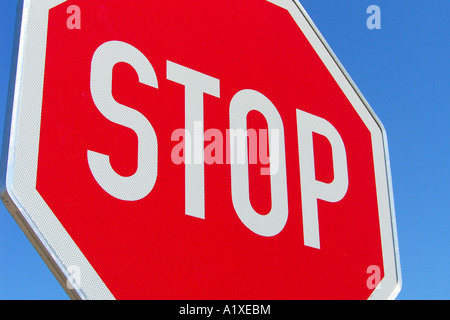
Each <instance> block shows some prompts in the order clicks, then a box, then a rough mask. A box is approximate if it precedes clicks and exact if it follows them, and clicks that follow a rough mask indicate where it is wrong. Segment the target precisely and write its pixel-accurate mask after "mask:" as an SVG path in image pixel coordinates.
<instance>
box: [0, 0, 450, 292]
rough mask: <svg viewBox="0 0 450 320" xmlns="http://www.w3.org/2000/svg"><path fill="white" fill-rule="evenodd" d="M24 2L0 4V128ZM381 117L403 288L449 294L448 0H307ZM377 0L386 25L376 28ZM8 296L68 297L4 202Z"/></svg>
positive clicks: (2, 287) (1, 223)
mask: <svg viewBox="0 0 450 320" xmlns="http://www.w3.org/2000/svg"><path fill="white" fill-rule="evenodd" d="M16 3H17V1H16V0H1V1H0V132H3V119H4V110H5V104H6V94H7V87H8V81H9V68H10V59H11V50H12V42H13V30H14V24H15V10H16ZM301 3H302V4H303V6H304V8H305V9H306V11H307V12H308V13H309V15H310V16H311V18H312V20H313V21H314V23H315V24H316V26H317V27H318V29H319V30H320V32H321V33H322V35H323V36H324V38H325V39H326V41H327V42H328V44H329V45H330V47H331V48H332V50H333V51H334V53H335V54H336V56H337V57H338V59H339V60H340V61H341V63H342V64H343V66H344V68H345V69H346V70H347V72H348V73H349V74H350V76H351V77H352V79H353V81H354V82H355V83H356V85H357V86H358V88H359V89H360V91H361V92H362V93H363V95H364V96H365V98H366V99H367V100H368V102H369V103H370V105H371V107H372V109H373V110H374V111H375V113H376V114H377V116H378V117H379V119H380V120H381V122H382V123H383V125H384V127H385V129H386V131H387V137H388V142H389V151H390V162H391V171H392V180H393V187H394V201H395V211H396V219H397V229H398V230H397V231H398V240H399V249H400V260H401V270H402V278H403V286H402V290H401V292H400V294H399V296H398V297H397V298H398V299H449V298H450V276H449V273H448V270H449V268H448V265H449V263H450V249H449V244H450V237H449V227H450V215H449V213H450V210H449V198H450V182H449V181H450V174H449V173H450V170H449V168H450V166H449V163H450V143H449V140H450V111H449V110H450V59H449V58H450V41H449V39H450V24H449V23H448V14H449V13H450V1H448V0H430V1H423V0H407V1H406V0H397V1H392V0H372V1H366V0H301ZM369 5H377V6H379V8H380V9H381V29H374V30H369V29H368V28H367V26H366V21H367V19H368V18H369V14H367V13H366V9H367V8H368V6H369ZM0 299H68V296H67V295H66V293H65V292H64V290H63V289H62V287H61V286H60V285H59V284H58V282H57V281H56V279H55V278H54V277H53V275H52V274H51V272H50V271H49V270H48V268H47V267H46V265H45V264H44V262H43V261H42V259H41V258H40V257H39V255H38V254H37V252H36V251H35V250H34V248H33V247H32V245H31V244H30V242H29V241H28V240H27V238H26V237H25V235H24V234H23V232H22V231H21V230H20V228H19V227H18V226H17V224H16V223H15V222H14V220H13V219H12V217H11V215H10V214H9V213H8V212H7V210H6V209H5V208H4V206H3V205H1V206H0Z"/></svg>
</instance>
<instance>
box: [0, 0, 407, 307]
mask: <svg viewBox="0 0 450 320" xmlns="http://www.w3.org/2000/svg"><path fill="white" fill-rule="evenodd" d="M20 10H21V13H22V14H21V16H22V19H21V24H20V25H19V26H20V33H19V36H18V37H17V52H18V56H17V63H16V68H15V69H14V70H15V74H14V76H15V77H14V78H13V82H12V83H13V84H14V85H13V86H12V90H11V95H10V107H11V108H10V112H11V125H10V130H9V132H8V131H7V132H8V133H9V134H7V135H6V136H5V141H6V142H5V143H4V150H5V152H4V153H3V154H4V156H3V163H4V170H3V171H4V178H3V183H4V187H3V189H2V190H3V192H2V199H3V202H4V203H5V205H6V207H7V208H8V209H9V210H10V211H11V213H12V215H13V216H14V217H15V218H16V220H17V221H18V223H19V225H20V226H21V227H22V228H23V230H24V231H25V233H26V234H27V235H28V237H29V239H30V240H31V241H32V242H33V243H34V244H35V245H36V247H37V249H38V251H39V252H40V253H41V255H42V256H43V258H44V260H45V261H46V263H47V264H48V266H49V267H50V269H51V270H52V271H53V272H54V274H55V276H56V277H57V278H58V280H59V281H60V282H61V284H62V285H63V286H64V288H65V289H66V291H67V292H68V294H69V295H70V296H71V297H73V298H82V299H109V298H116V299H367V298H373V299H379V298H395V296H396V295H397V294H398V292H399V290H400V270H399V260H398V252H397V246H396V229H395V219H394V208H393V202H392V195H391V185H390V173H389V164H388V153H387V146H386V140H385V139H386V138H385V133H384V129H383V127H382V125H381V123H380V122H379V121H378V119H377V118H376V116H375V115H374V113H373V112H372V110H371V109H370V107H369V106H368V104H367V102H366V101H365V100H364V98H363V97H362V95H361V94H360V92H359V91H358V90H357V89H356V87H355V85H354V84H353V83H352V81H351V80H350V78H349V76H348V75H347V74H346V73H345V71H344V70H343V68H342V66H341V65H340V64H339V62H338V61H337V59H336V57H335V56H334V55H333V54H332V52H331V50H330V49H329V48H328V47H327V46H326V44H325V42H324V40H323V39H322V37H321V36H320V34H319V32H318V31H317V29H316V28H315V27H314V25H313V23H312V21H311V20H310V19H309V17H308V16H307V14H306V13H305V11H304V10H303V8H302V7H301V5H300V4H299V3H298V2H296V1H282V0H270V1H264V0H227V1H206V0H195V1H148V0H133V1H127V2H126V3H125V2H124V1H119V0H109V1H103V0H77V1H71V0H69V1H63V0H46V1H39V2H36V1H29V0H25V1H24V5H23V8H20Z"/></svg>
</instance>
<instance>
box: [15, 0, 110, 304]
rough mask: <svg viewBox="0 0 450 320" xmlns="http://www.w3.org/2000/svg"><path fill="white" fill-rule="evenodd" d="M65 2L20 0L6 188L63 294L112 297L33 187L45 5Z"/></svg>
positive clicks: (76, 296)
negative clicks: (73, 273)
mask: <svg viewBox="0 0 450 320" xmlns="http://www.w3.org/2000/svg"><path fill="white" fill-rule="evenodd" d="M65 1H66V0H39V1H33V0H24V2H23V13H22V26H21V30H20V40H19V41H20V44H19V50H18V51H19V58H18V62H17V74H16V83H15V89H14V90H15V92H14V102H13V106H12V108H13V110H12V120H11V129H10V144H9V151H8V163H7V173H6V190H7V193H8V195H9V197H10V199H11V200H12V201H13V202H14V204H15V207H16V208H17V210H18V211H19V212H17V210H16V212H15V214H16V215H22V216H23V217H19V220H22V222H23V223H25V228H27V229H28V232H31V233H34V234H31V237H30V240H31V241H32V243H33V242H34V243H33V245H34V246H35V247H37V249H38V251H39V252H40V253H41V254H44V256H43V258H44V261H45V262H46V263H47V265H49V267H50V269H52V271H53V272H54V274H55V276H56V278H57V279H58V281H59V282H60V283H61V285H62V286H63V287H64V289H65V290H66V292H67V293H68V294H69V296H70V297H71V298H80V299H114V296H113V295H112V294H111V292H110V291H109V289H108V288H107V287H106V285H105V284H104V282H103V281H102V279H101V278H100V277H99V275H98V274H97V272H96V271H95V270H94V268H93V267H92V266H91V264H90V263H89V262H88V260H87V259H86V257H85V256H84V255H83V253H82V252H81V250H80V249H79V248H78V247H77V245H76V244H75V242H74V241H73V240H72V238H71V237H70V236H69V234H68V233H67V231H66V230H65V229H64V227H63V226H62V225H61V223H60V222H59V221H58V219H57V218H56V216H55V215H54V214H53V212H52V211H51V210H50V208H49V207H48V206H47V204H46V203H45V201H44V199H42V197H41V196H40V194H39V193H38V192H37V190H36V177H37V161H38V152H39V135H40V123H41V107H42V96H43V85H44V83H43V82H44V70H45V56H46V43H47V24H48V13H49V10H50V9H51V8H53V7H55V6H57V5H59V4H62V3H64V2H65ZM28 208H33V209H32V210H29V209H28ZM15 218H16V220H17V217H15ZM22 227H23V225H22ZM24 231H25V230H24ZM26 233H27V232H26ZM28 236H30V234H29V233H28ZM33 240H34V241H33ZM49 260H53V261H49ZM72 266H77V267H78V268H79V270H80V274H79V275H80V285H81V286H80V288H75V289H68V287H67V284H66V280H67V279H70V273H69V271H68V268H70V267H72ZM58 268H59V270H58ZM55 269H56V270H55ZM74 290H75V291H76V292H73V291H74Z"/></svg>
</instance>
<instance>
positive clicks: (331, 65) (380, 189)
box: [267, 0, 401, 299]
mask: <svg viewBox="0 0 450 320" xmlns="http://www.w3.org/2000/svg"><path fill="white" fill-rule="evenodd" d="M267 1H269V2H271V3H273V4H275V5H277V6H279V7H282V8H284V9H286V10H287V11H288V12H289V13H290V15H291V16H292V17H293V19H294V20H295V21H296V23H297V25H298V26H299V27H300V29H301V30H302V32H303V34H304V35H305V36H306V38H307V39H308V41H309V42H310V44H311V45H312V47H313V48H314V50H315V51H316V52H317V54H318V55H319V57H320V58H321V60H322V62H323V63H324V65H325V66H326V67H327V69H328V71H329V72H330V73H331V75H332V76H333V78H334V79H335V81H336V82H337V83H338V84H339V86H340V88H341V90H342V91H343V92H344V94H345V95H346V97H347V99H348V100H349V101H350V103H351V104H352V105H353V107H354V108H355V111H356V112H357V113H358V115H359V117H360V118H361V120H362V121H363V122H364V124H365V125H366V126H367V128H368V129H369V131H370V133H371V137H372V149H373V156H374V170H375V183H376V189H377V200H378V212H379V222H380V234H381V246H382V251H383V264H384V265H383V267H384V273H385V275H384V277H383V279H382V280H381V281H380V283H379V284H378V286H377V287H376V288H375V289H374V291H373V293H372V294H371V295H370V297H369V298H370V299H395V298H396V296H397V295H398V293H399V292H400V288H401V272H400V260H399V253H398V242H397V241H398V240H397V229H396V222H395V212H394V203H393V196H392V180H391V173H390V165H389V157H388V149H387V138H386V132H385V130H384V127H383V125H382V124H381V122H380V121H379V119H378V117H377V116H376V115H375V113H374V112H373V110H372V108H371V107H370V106H369V104H368V102H367V101H366V100H365V99H364V97H363V96H362V94H361V92H360V91H359V90H358V88H357V87H356V85H355V83H354V82H353V81H352V79H351V78H350V76H349V75H348V73H347V72H346V71H345V69H344V67H343V66H342V64H341V63H340V62H339V60H338V59H337V57H336V56H335V55H334V53H333V51H332V50H331V48H330V47H329V46H328V44H327V43H326V41H325V40H324V38H323V37H322V35H321V34H320V32H319V31H318V29H317V27H316V26H315V25H314V23H313V22H312V20H311V18H310V17H309V16H308V14H307V13H306V11H305V9H304V8H303V7H302V5H301V4H300V2H299V1H297V0H288V1H287V0H267ZM298 108H301V106H298ZM368 276H369V275H368Z"/></svg>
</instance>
